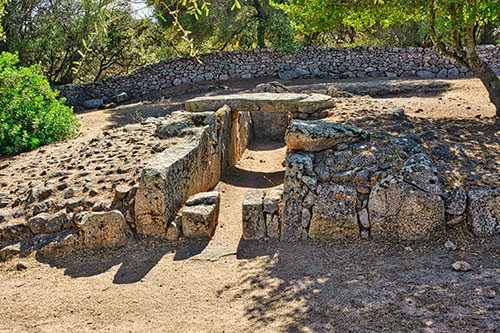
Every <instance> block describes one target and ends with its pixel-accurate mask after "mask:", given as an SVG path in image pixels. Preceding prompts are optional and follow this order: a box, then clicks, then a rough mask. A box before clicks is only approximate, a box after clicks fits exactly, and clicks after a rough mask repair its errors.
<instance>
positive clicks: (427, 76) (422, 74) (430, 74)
mask: <svg viewBox="0 0 500 333" xmlns="http://www.w3.org/2000/svg"><path fill="white" fill-rule="evenodd" d="M417 77H419V78H421V79H434V78H435V77H436V74H434V73H433V72H429V71H425V70H423V71H417Z"/></svg>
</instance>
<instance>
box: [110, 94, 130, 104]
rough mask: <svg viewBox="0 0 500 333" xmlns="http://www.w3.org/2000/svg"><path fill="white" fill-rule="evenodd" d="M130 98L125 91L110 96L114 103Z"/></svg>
mask: <svg viewBox="0 0 500 333" xmlns="http://www.w3.org/2000/svg"><path fill="white" fill-rule="evenodd" d="M129 99H130V96H129V95H128V94H127V93H126V92H122V93H119V94H118V95H115V96H113V97H112V98H111V100H112V101H113V102H115V103H123V102H126V101H128V100H129Z"/></svg>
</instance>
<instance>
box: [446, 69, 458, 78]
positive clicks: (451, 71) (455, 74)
mask: <svg viewBox="0 0 500 333" xmlns="http://www.w3.org/2000/svg"><path fill="white" fill-rule="evenodd" d="M459 77H460V71H459V70H458V69H457V68H455V67H454V68H451V69H449V70H448V78H449V79H458V78H459Z"/></svg>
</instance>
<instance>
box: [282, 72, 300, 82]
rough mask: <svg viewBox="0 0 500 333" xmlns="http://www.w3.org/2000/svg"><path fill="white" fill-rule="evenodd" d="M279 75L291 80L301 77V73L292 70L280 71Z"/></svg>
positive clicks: (283, 78)
mask: <svg viewBox="0 0 500 333" xmlns="http://www.w3.org/2000/svg"><path fill="white" fill-rule="evenodd" d="M278 77H279V78H280V79H282V80H285V81H289V80H293V79H297V78H299V77H300V75H299V74H298V73H297V72H296V71H294V70H290V71H283V72H279V73H278Z"/></svg>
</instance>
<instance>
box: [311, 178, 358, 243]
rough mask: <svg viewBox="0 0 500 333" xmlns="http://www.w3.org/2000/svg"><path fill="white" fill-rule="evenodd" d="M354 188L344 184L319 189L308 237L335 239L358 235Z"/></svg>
mask: <svg viewBox="0 0 500 333" xmlns="http://www.w3.org/2000/svg"><path fill="white" fill-rule="evenodd" d="M356 202H357V195H356V190H355V189H354V188H352V187H350V186H346V185H338V184H334V185H327V186H324V187H323V188H322V189H321V192H320V194H319V196H318V198H317V199H316V202H315V204H314V206H313V210H312V218H311V225H310V227H309V237H311V238H312V239H317V240H324V241H325V240H326V241H327V240H335V239H339V238H344V237H355V236H358V235H359V226H358V223H357V215H356Z"/></svg>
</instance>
